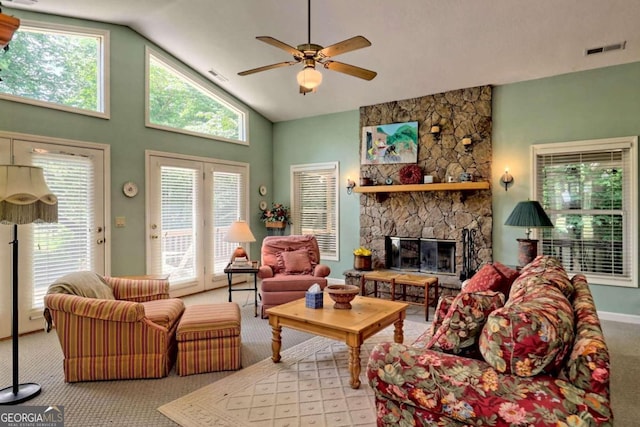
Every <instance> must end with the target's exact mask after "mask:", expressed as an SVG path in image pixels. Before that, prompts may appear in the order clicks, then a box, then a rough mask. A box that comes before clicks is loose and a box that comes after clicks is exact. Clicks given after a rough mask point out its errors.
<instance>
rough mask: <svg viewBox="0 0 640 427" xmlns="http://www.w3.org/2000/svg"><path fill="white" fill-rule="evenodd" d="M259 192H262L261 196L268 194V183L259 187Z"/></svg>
mask: <svg viewBox="0 0 640 427" xmlns="http://www.w3.org/2000/svg"><path fill="white" fill-rule="evenodd" d="M258 193H260V195H261V196H266V195H267V186H266V185H261V186H260V188H258Z"/></svg>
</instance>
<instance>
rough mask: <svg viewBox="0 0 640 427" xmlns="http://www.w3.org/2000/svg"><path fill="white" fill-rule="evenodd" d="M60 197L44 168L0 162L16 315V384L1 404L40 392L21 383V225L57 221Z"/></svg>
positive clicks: (0, 206)
mask: <svg viewBox="0 0 640 427" xmlns="http://www.w3.org/2000/svg"><path fill="white" fill-rule="evenodd" d="M57 221H58V198H57V197H56V196H54V195H53V194H52V193H51V190H49V187H47V183H46V182H45V180H44V172H43V170H42V168H38V167H34V166H19V165H0V223H2V224H11V225H13V240H12V241H11V242H10V244H11V245H13V248H12V255H11V261H12V269H11V278H12V294H11V298H12V303H13V309H12V316H11V321H12V325H11V338H12V343H13V386H12V387H6V388H3V389H2V390H0V405H15V404H18V403H22V402H25V401H27V400H29V399H31V398H33V397H35V396H37V395H38V394H40V391H41V388H40V385H39V384H35V383H24V384H18V224H31V223H33V222H57Z"/></svg>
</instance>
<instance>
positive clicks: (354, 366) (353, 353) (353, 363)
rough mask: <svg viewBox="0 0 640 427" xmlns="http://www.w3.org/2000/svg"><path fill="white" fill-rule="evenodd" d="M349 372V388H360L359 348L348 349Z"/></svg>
mask: <svg viewBox="0 0 640 427" xmlns="http://www.w3.org/2000/svg"><path fill="white" fill-rule="evenodd" d="M349 372H350V373H351V381H350V382H349V384H351V388H359V387H360V346H353V347H351V346H350V347H349Z"/></svg>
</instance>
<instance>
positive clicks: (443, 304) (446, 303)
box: [411, 295, 455, 348]
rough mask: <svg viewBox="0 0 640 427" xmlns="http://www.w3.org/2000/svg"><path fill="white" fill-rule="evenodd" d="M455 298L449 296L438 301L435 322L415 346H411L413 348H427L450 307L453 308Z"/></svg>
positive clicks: (434, 316)
mask: <svg viewBox="0 0 640 427" xmlns="http://www.w3.org/2000/svg"><path fill="white" fill-rule="evenodd" d="M454 298H455V297H454V296H453V295H447V296H444V297H440V299H438V305H437V306H436V312H435V314H434V315H433V322H431V326H429V328H427V330H426V331H425V332H424V333H423V334H422V335H420V336H419V337H418V338H417V339H416V340H415V341H414V342H413V344H411V346H412V347H421V348H425V347H426V345H427V344H428V343H429V341H430V340H431V337H432V336H433V334H434V333H435V331H437V330H438V328H440V326H441V325H442V322H443V321H444V319H445V317H447V313H448V312H449V307H451V304H452V303H453V301H454Z"/></svg>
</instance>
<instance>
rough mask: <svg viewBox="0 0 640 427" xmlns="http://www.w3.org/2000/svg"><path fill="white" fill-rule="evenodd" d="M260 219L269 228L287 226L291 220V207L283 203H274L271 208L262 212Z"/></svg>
mask: <svg viewBox="0 0 640 427" xmlns="http://www.w3.org/2000/svg"><path fill="white" fill-rule="evenodd" d="M260 221H262V222H264V225H265V226H266V227H267V228H285V227H286V226H287V224H291V222H290V221H289V208H288V207H287V206H285V205H283V204H282V203H275V202H274V203H272V204H271V209H265V210H263V211H262V213H261V214H260Z"/></svg>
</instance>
